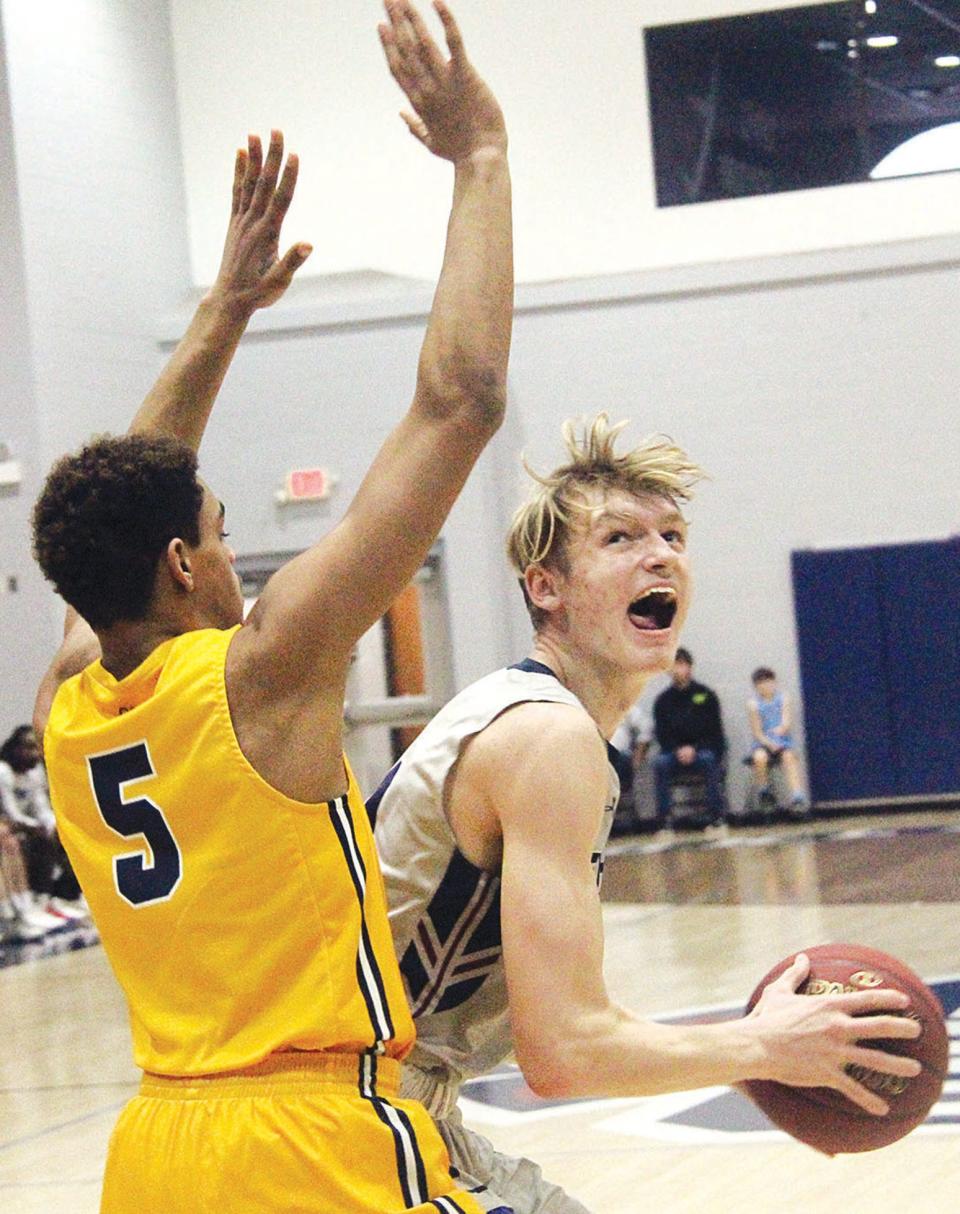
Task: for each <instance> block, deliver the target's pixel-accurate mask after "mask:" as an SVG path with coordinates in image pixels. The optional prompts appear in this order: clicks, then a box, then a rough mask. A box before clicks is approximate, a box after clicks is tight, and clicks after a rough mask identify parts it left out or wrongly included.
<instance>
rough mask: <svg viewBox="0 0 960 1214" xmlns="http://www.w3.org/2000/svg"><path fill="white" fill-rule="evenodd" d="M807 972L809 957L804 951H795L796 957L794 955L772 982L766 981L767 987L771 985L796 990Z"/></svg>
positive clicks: (781, 988) (808, 970) (808, 971)
mask: <svg viewBox="0 0 960 1214" xmlns="http://www.w3.org/2000/svg"><path fill="white" fill-rule="evenodd" d="M809 973H810V958H809V957H808V956H807V954H806V953H797V955H796V957H794V959H793V960H792V961H791V962H790V964H789V965H788V966H787V968H786V969H785V970H784V971H783V973H782V974H781V975H780V977H779V978H775V979H774V980H773V982H769V983H767V987H768V989H769V988H770V987H773V988H774V989H778V990H784V991H796V990H797V988H798V987H799V986H801V985H802V984H803V982H804V981H805V980H806V978H807V975H808V974H809Z"/></svg>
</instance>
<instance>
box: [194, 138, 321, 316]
mask: <svg viewBox="0 0 960 1214" xmlns="http://www.w3.org/2000/svg"><path fill="white" fill-rule="evenodd" d="M282 163H283V134H282V133H281V132H280V131H271V132H270V146H269V148H268V149H267V158H266V160H264V158H263V149H262V147H261V144H260V137H259V136H258V135H250V136H249V137H248V140H247V146H246V147H245V148H240V149H239V150H238V152H237V158H236V162H235V164H234V170H233V205H232V208H231V212H230V225H229V227H228V228H227V239H226V241H225V243H224V246H223V257H222V259H221V262H220V270H219V272H218V274H217V280H216V283H215V284H214V286H213V291H214V292H216V293H219V294H220V296H221V297H222V298H223V299H224V300H225V301H226V302H228V303H229V304H230V305H232V306H234V307H236V308H237V309H239V310H241V311H244V312H246V313H252V312H254V311H255V310H256V309H257V308H266V307H269V305H270V304H272V303H275V302H276V301H277V300H278V299H279V298H280V296H281V295H282V294H283V293H284V291H285V290H286V289H287V287H288V286H289V285H290V283H291V281H292V279H293V276H294V274H295V273H296V272H297V270H299V269H300V267H301V266H302V265H303V263H304V262H305V261H306V260H307V258H308V257H309V256H310V254H311V252H312V251H313V250H312V247H311V246H310V245H309V244H305V243H303V242H300V243H298V244H295V245H293V246H292V247H291V248H290V249H288V250H287V252H286V253H285V254H284V255H283V257H279V256H278V251H279V245H280V229H281V227H282V226H283V220H284V216H285V215H286V213H287V209H288V207H289V206H290V203H291V201H292V199H293V192H294V189H295V188H296V184H297V172H298V170H299V161H298V160H297V156H296V154H295V153H293V152H291V153H290V155H289V156H288V157H287V163H286V164H285V165H284V168H283V175H282V176H280V165H281V164H282ZM278 177H279V179H280V180H279V185H278V184H277V178H278Z"/></svg>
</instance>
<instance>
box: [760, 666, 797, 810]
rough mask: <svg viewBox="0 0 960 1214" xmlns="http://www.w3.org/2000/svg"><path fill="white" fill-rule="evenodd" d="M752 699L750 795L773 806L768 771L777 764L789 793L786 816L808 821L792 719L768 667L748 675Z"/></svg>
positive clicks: (774, 800) (788, 702)
mask: <svg viewBox="0 0 960 1214" xmlns="http://www.w3.org/2000/svg"><path fill="white" fill-rule="evenodd" d="M751 680H752V682H753V687H754V695H753V696H751V697H750V699H749V700H747V716H748V718H749V720H750V731H751V733H752V734H753V746H752V747H751V750H750V754H749V756H748V757H749V760H750V764H751V767H752V770H753V783H754V792H755V794H756V795H757V796H758V798H759V800H760V802H761V803H763V802H766V803H767V804H769V805H775V804H776V797H775V796H774V794H773V793H772V791H771V789H770V767H771V765H772V764H774V763H779V765H780V767H781V768H782V770H783V774H784V776H785V777H786V781H787V787H788V789H789V793H790V804H789V806H788V808H787V814H788V816H790V817H792V818H800V819H804V818H808V817H809V816H810V806H809V803H808V801H807V797H806V794H805V793H804V791H803V784H802V781H801V779H800V765H799V763H798V762H797V756H796V752H795V749H794V744H793V735H792V733H791V732H790V731H791V729H792V727H793V718H792V714H791V711H790V701H789V699H788V697H787V695H786V694H785V693H784V692H782V691H780V690H779V689H778V687H777V676H776V674H774V672H773V671H772V670H771V669H770V667H769V666H758V667H757V669H756V670H755V671H754V672H753V674H752V675H751Z"/></svg>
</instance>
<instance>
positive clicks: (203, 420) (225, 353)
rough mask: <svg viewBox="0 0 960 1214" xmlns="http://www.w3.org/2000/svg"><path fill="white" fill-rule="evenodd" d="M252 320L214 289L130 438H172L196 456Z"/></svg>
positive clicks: (136, 420)
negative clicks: (154, 435)
mask: <svg viewBox="0 0 960 1214" xmlns="http://www.w3.org/2000/svg"><path fill="white" fill-rule="evenodd" d="M251 315H252V309H251V308H249V307H247V306H245V305H243V304H241V303H239V302H238V301H237V300H236V299H234V298H232V297H231V296H230V295H229V293H226V292H223V291H221V290H219V289H218V288H217V287H216V286H214V287H213V288H212V289H211V290H210V291H209V292H208V293H207V294H206V295H205V296H204V297H203V299H202V300H201V301H200V303H199V305H198V307H197V310H196V312H195V313H194V315H193V319H192V320H191V322H190V325H189V327H188V329H187V331H186V333H184V335H183V337H182V338H181V339H180V342H179V343H178V345H177V348H176V349H175V350H174V352H173V354H172V355H171V357H170V360H169V362H168V363H167V365H166V366H165V367H164V369H163V371H162V372H161V373H160V377H159V379H158V380H157V382H156V383H155V384H154V386H153V388H151V390H150V392H149V393H148V394H147V396H146V399H145V400H144V402H143V404H142V405H141V406H140V408H139V409H138V410H137V414H136V416H135V417H134V419H133V421H132V422H131V424H130V433H131V434H132V433H138V432H144V431H152V432H154V433H161V434H169V435H171V436H172V437H174V438H178V439H180V441H181V442H184V443H187V444H188V445H189V446H191V447H192V448H193V449H194V450H197V449H198V448H199V446H200V440H201V439H202V438H203V432H204V430H205V429H206V425H207V421H208V420H209V417H210V412H211V410H212V409H213V403H214V401H215V400H216V398H217V393H218V392H219V391H220V385H221V384H222V383H223V379H224V376H225V375H226V373H227V369H228V368H229V366H230V363H231V361H232V360H233V356H234V353H235V352H236V349H237V346H238V344H239V342H240V338H241V337H242V336H243V333H244V330H245V329H246V327H247V323H248V321H249V320H250V316H251Z"/></svg>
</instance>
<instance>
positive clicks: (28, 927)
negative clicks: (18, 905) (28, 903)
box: [9, 913, 47, 943]
mask: <svg viewBox="0 0 960 1214" xmlns="http://www.w3.org/2000/svg"><path fill="white" fill-rule="evenodd" d="M9 930H10V939H11V940H19V941H21V943H27V942H29V941H30V940H40V939H42V937H44V936H45V935H46V934H47V929H46V928H45V927H40V925H39V924H36V923H31V922H30V920H29V919H28V918H27V916H26V915H25V914H23V913H18V914H17V916H16V918H15V919H11V920H10V926H9Z"/></svg>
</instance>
